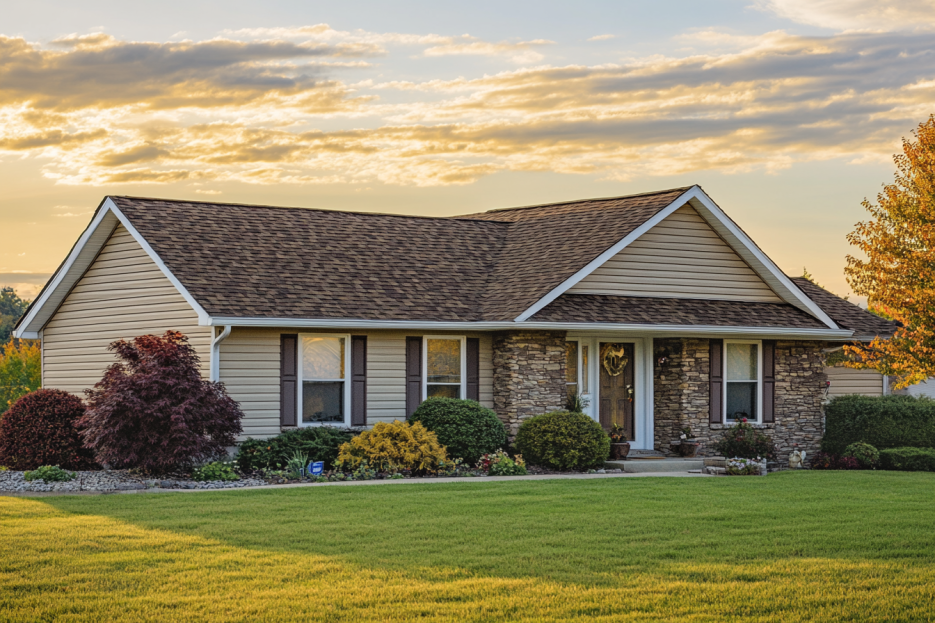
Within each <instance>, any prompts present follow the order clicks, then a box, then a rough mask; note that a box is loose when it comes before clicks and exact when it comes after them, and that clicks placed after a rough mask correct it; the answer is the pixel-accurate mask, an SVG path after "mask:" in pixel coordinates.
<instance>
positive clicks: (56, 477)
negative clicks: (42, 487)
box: [23, 465, 78, 482]
mask: <svg viewBox="0 0 935 623" xmlns="http://www.w3.org/2000/svg"><path fill="white" fill-rule="evenodd" d="M77 477H78V474H76V473H75V472H69V471H66V470H64V469H62V468H61V467H59V466H58V465H43V466H42V467H37V468H36V469H34V470H32V471H29V472H25V473H24V474H23V478H25V479H26V480H27V481H30V482H31V481H33V480H41V481H42V482H68V481H69V480H74V479H75V478H77Z"/></svg>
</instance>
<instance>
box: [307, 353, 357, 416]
mask: <svg viewBox="0 0 935 623" xmlns="http://www.w3.org/2000/svg"><path fill="white" fill-rule="evenodd" d="M348 341H349V340H348V338H347V337H346V336H330V335H329V336H318V335H303V336H301V348H302V353H301V362H302V365H301V366H300V367H299V373H300V379H299V380H300V383H301V385H300V386H301V388H302V389H301V391H302V394H301V396H300V399H301V403H300V404H301V413H302V420H301V423H300V425H302V426H313V425H316V424H344V423H345V419H346V418H345V416H346V412H347V409H346V406H347V404H348V402H349V397H348V389H349V388H348V386H347V382H346V381H345V377H346V376H347V374H346V370H347V344H348Z"/></svg>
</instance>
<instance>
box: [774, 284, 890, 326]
mask: <svg viewBox="0 0 935 623" xmlns="http://www.w3.org/2000/svg"><path fill="white" fill-rule="evenodd" d="M791 279H792V282H793V283H795V285H797V286H798V287H799V289H800V290H802V292H804V293H805V295H806V296H807V297H808V298H810V299H812V300H813V301H815V303H816V304H817V305H818V307H820V308H821V310H822V311H823V312H825V313H826V314H828V315H829V316H830V317H831V319H832V320H834V322H835V323H836V324H837V325H838V326H839V327H843V328H845V329H850V330H851V331H853V332H854V336H855V337H859V338H863V339H869V338H873V337H875V336H877V335H880V336H884V337H888V336H890V335H892V334H893V333H895V332H896V329H898V328H899V327H900V326H902V325H900V323H898V322H895V321H893V320H886V319H885V318H880V317H879V316H877V315H875V314H871V313H870V312H868V311H867V310H866V309H863V308H861V307H858V306H857V305H854V304H853V303H850V302H848V301H845V300H844V299H842V298H841V297H839V296H836V295H834V294H832V293H831V292H828V291H827V290H825V289H824V288H822V287H821V286H819V285H816V284H814V283H812V282H811V281H809V280H808V279H806V278H805V277H791Z"/></svg>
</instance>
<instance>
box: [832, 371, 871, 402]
mask: <svg viewBox="0 0 935 623" xmlns="http://www.w3.org/2000/svg"><path fill="white" fill-rule="evenodd" d="M825 374H827V375H828V380H829V381H831V387H830V388H829V389H828V396H830V397H832V398H833V397H834V396H847V395H848V394H860V395H862V396H882V395H883V394H884V390H883V388H884V385H883V384H884V382H885V378H884V376H883V375H882V374H880V373H879V372H877V371H876V370H855V369H854V368H845V367H843V366H836V367H833V368H825Z"/></svg>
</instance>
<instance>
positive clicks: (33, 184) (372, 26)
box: [0, 0, 935, 300]
mask: <svg viewBox="0 0 935 623" xmlns="http://www.w3.org/2000/svg"><path fill="white" fill-rule="evenodd" d="M933 31H935V0H901V1H899V2H886V1H877V2H874V1H871V0H707V1H706V2H697V0H683V1H675V0H657V1H655V2H651V3H650V2H635V1H629V0H614V1H590V2H589V1H586V0H576V1H575V2H568V1H565V2H554V1H550V0H537V1H535V2H527V1H525V0H522V1H510V0H499V1H496V2H495V1H490V0H472V2H470V3H467V2H449V1H446V0H434V1H431V2H427V1H425V2H424V1H415V0H396V1H394V2H365V1H354V0H345V1H344V2H339V3H338V2H320V1H317V0H307V1H302V2H298V1H296V2H276V1H273V0H264V2H256V1H254V2H245V1H240V0H227V1H225V2H202V1H199V0H186V1H185V2H179V1H176V0H162V1H161V2H159V3H126V2H109V1H108V2H105V1H94V0H86V1H83V2H81V3H73V2H69V3H66V2H45V1H42V0H31V1H30V2H20V3H8V6H5V8H4V11H3V20H2V21H0V189H2V193H0V232H2V236H0V285H12V286H14V287H15V288H16V289H17V291H18V292H19V293H20V294H21V295H22V296H25V297H32V296H35V294H36V293H37V292H38V290H39V289H40V288H41V287H42V284H43V283H44V282H45V281H46V279H47V278H48V277H49V275H50V274H51V273H52V271H54V270H55V268H56V267H57V266H58V265H59V263H60V262H61V261H62V260H63V259H64V257H65V256H66V255H67V253H68V251H69V249H70V248H71V246H72V245H73V244H74V242H75V240H76V239H77V238H78V236H79V235H80V233H81V231H82V230H83V229H84V228H85V227H86V226H87V224H88V222H89V220H90V218H91V214H92V213H93V211H94V209H95V208H96V207H97V205H98V204H99V203H100V202H101V200H102V199H103V197H104V196H106V195H109V194H112V195H135V196H146V197H164V198H174V199H190V200H204V201H226V202H233V203H257V204H266V205H287V206H302V207H315V208H329V209H349V210H362V211H374V212H391V213H406V214H420V215H433V216H451V215H456V214H467V213H473V212H478V211H482V210H488V209H493V208H502V207H510V206H518V205H530V204H536V203H549V202H556V201H565V200H574V199H583V198H590V197H608V196H617V195H625V194H630V193H637V192H646V191H652V190H660V189H665V188H672V187H680V186H688V185H691V184H700V185H701V186H702V187H703V188H704V189H705V190H706V191H707V192H708V194H709V195H710V196H711V197H712V198H713V199H714V200H715V201H716V202H717V203H718V204H719V205H720V206H721V207H722V208H723V209H724V210H725V211H726V212H727V213H728V214H729V215H730V216H731V217H732V218H733V219H734V220H735V221H736V222H737V223H738V224H739V225H740V226H741V227H742V228H743V229H744V230H745V231H746V232H747V233H748V234H749V235H750V236H751V237H752V238H753V239H754V240H755V241H756V242H757V243H758V244H759V245H760V247H761V248H762V249H763V250H764V251H765V252H766V253H767V254H768V255H769V256H770V257H771V258H772V259H773V260H774V261H775V262H776V263H777V264H778V265H779V266H780V268H782V269H783V270H784V271H786V272H787V273H788V274H791V275H801V274H802V271H803V268H805V267H807V268H808V270H809V272H811V273H812V274H813V275H814V277H815V279H816V280H817V281H818V282H819V283H821V284H822V285H824V286H825V287H828V288H829V289H831V290H832V291H834V292H836V293H838V294H847V293H848V292H849V290H850V288H849V287H848V285H847V283H846V280H845V278H844V273H843V269H844V266H845V263H846V260H845V258H846V255H847V254H848V253H849V252H850V251H851V249H850V247H849V245H848V243H847V240H846V236H847V234H848V233H849V232H850V231H852V230H853V227H854V224H855V223H857V222H858V221H861V220H864V219H865V218H867V214H866V212H865V211H864V209H863V208H862V207H861V201H862V200H863V199H864V198H869V199H871V200H873V199H875V197H876V194H877V193H878V192H879V191H880V190H881V188H882V185H883V184H885V183H890V182H891V181H892V179H893V173H894V171H895V167H894V165H893V162H892V155H893V154H894V153H895V152H897V151H898V150H899V149H900V145H901V140H902V138H903V137H910V136H911V132H912V130H913V128H915V127H916V126H917V125H918V124H919V123H920V122H922V121H925V120H926V119H927V118H928V116H929V115H930V114H932V113H933V112H935V36H933V35H935V32H933ZM569 243H570V244H582V245H587V244H588V240H587V239H581V240H577V241H576V240H569ZM852 300H854V299H852Z"/></svg>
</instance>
